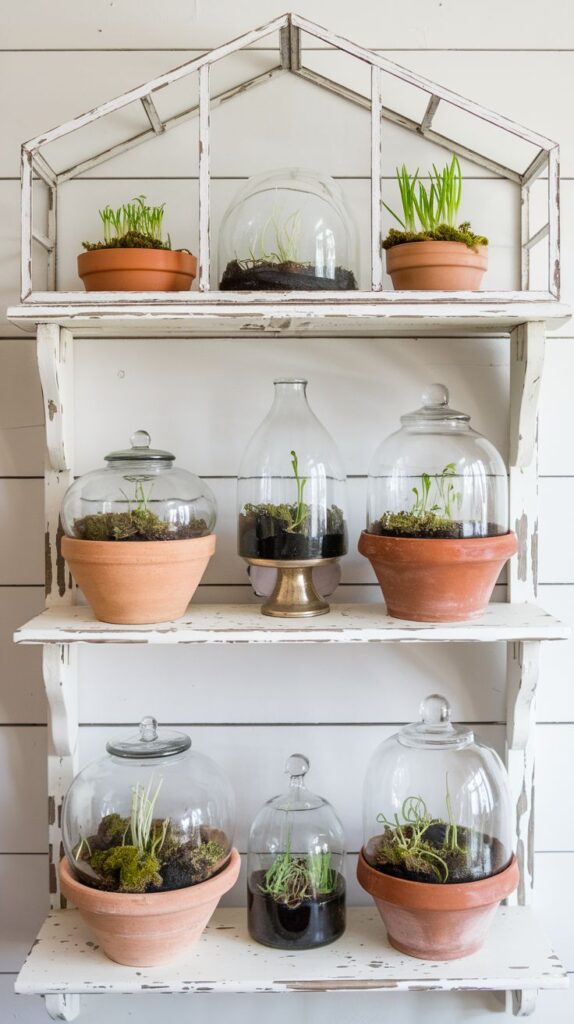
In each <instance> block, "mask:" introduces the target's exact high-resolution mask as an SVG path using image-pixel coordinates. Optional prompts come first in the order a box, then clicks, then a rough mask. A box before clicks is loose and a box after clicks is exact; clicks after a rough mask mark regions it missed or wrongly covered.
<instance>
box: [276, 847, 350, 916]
mask: <svg viewBox="0 0 574 1024" xmlns="http://www.w3.org/2000/svg"><path fill="white" fill-rule="evenodd" d="M335 885H336V872H335V871H334V870H333V868H332V867H331V854H330V853H323V852H319V853H310V854H309V855H308V856H306V857H295V856H294V855H293V854H292V852H291V837H290V836H289V838H288V840H287V846H286V849H285V850H284V851H283V852H282V853H279V854H277V856H276V857H275V860H274V861H273V863H272V865H271V867H270V868H268V870H267V871H266V872H265V877H264V879H263V885H262V886H260V888H261V892H263V893H265V895H266V896H271V897H272V898H273V899H274V900H276V901H277V902H278V903H285V904H286V905H287V906H288V907H291V908H294V907H297V906H299V904H300V903H302V901H303V900H305V899H313V898H316V897H317V896H326V895H328V894H329V893H331V892H332V891H333V889H334V888H335Z"/></svg>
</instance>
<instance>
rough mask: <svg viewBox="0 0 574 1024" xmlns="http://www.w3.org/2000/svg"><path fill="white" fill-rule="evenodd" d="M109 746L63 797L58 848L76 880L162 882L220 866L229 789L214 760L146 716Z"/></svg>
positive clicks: (228, 836) (204, 874)
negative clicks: (61, 843)
mask: <svg viewBox="0 0 574 1024" xmlns="http://www.w3.org/2000/svg"><path fill="white" fill-rule="evenodd" d="M106 750H107V754H106V755H105V756H104V757H101V758H99V759H98V760H97V761H92V762H91V763H90V764H88V765H87V766H86V767H85V768H83V769H82V771H81V772H79V774H78V775H76V777H75V778H74V780H73V782H72V784H71V786H70V788H69V790H68V792H67V794H66V798H65V800H64V807H63V815H62V817H63V825H62V836H63V841H64V849H65V852H66V857H67V859H68V862H69V864H70V866H71V868H72V869H73V871H74V874H75V875H76V877H77V878H78V879H79V881H81V882H83V883H84V884H85V885H89V886H92V887H93V888H96V889H105V890H109V891H112V892H126V893H130V892H131V893H134V892H166V891H168V890H171V889H182V888H185V887H187V886H190V885H195V884H197V883H199V882H203V881H205V880H206V879H207V878H211V876H212V875H214V874H216V872H217V871H219V870H220V868H222V867H223V866H224V865H225V864H226V862H227V860H228V858H229V854H230V852H231V846H232V840H233V829H234V797H233V792H232V790H231V786H230V784H229V782H228V780H227V778H226V776H225V774H224V773H223V771H222V770H221V768H220V767H219V766H218V765H217V764H216V763H215V761H212V760H211V758H209V757H206V756H205V755H204V754H200V753H198V752H196V751H194V750H192V749H191V740H190V738H189V736H187V735H185V734H184V733H179V732H172V731H168V730H164V729H159V728H158V723H157V721H156V720H155V719H154V718H151V717H148V718H144V719H142V722H141V724H140V727H139V731H138V732H137V733H136V734H135V735H132V736H128V737H126V738H123V739H118V740H116V739H113V740H110V741H109V742H108V743H107V745H106Z"/></svg>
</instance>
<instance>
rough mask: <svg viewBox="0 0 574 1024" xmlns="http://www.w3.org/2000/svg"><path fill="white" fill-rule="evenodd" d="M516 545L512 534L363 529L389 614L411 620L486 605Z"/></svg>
mask: <svg viewBox="0 0 574 1024" xmlns="http://www.w3.org/2000/svg"><path fill="white" fill-rule="evenodd" d="M517 550H518V543H517V540H516V537H515V535H514V534H513V533H503V534H501V535H500V536H498V537H466V538H465V539H464V540H441V539H439V538H435V539H432V538H419V537H381V536H378V535H377V534H374V533H367V532H366V530H363V532H362V533H361V536H360V538H359V551H360V552H361V554H362V555H365V557H366V558H368V559H369V561H370V563H371V565H372V566H373V569H374V570H375V574H376V577H377V579H378V581H379V584H380V587H381V590H382V592H383V597H384V599H385V603H386V605H387V611H388V613H389V615H392V616H393V617H394V618H396V619H412V620H414V621H416V622H458V621H461V620H464V619H471V618H472V617H473V616H475V615H480V614H481V613H482V612H483V611H484V609H485V608H486V606H487V604H488V602H489V601H490V598H491V596H492V591H493V590H494V585H495V583H496V581H497V579H498V576H499V574H500V571H501V569H502V567H503V566H504V564H505V562H506V561H507V560H508V559H509V558H510V557H511V555H514V554H515V552H516V551H517Z"/></svg>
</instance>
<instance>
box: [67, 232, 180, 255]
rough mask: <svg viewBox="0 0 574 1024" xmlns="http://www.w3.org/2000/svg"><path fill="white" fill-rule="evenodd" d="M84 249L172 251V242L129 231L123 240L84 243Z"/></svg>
mask: <svg viewBox="0 0 574 1024" xmlns="http://www.w3.org/2000/svg"><path fill="white" fill-rule="evenodd" d="M82 245H83V247H84V249H86V250H87V251H88V252H93V251H94V249H171V243H170V242H162V241H161V240H160V239H159V238H152V236H151V235H145V234H143V233H142V232H141V231H127V232H126V234H125V235H122V237H121V238H111V239H110V240H109V242H82Z"/></svg>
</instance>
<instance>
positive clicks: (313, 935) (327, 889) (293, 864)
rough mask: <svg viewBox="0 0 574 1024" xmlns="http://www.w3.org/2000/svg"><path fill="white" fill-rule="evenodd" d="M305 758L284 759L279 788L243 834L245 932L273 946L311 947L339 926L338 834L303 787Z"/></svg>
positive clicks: (341, 872) (341, 867) (341, 859)
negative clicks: (283, 784) (284, 783)
mask: <svg viewBox="0 0 574 1024" xmlns="http://www.w3.org/2000/svg"><path fill="white" fill-rule="evenodd" d="M308 771H309V761H308V760H307V758H306V757H304V756H303V755H302V754H292V755H291V757H289V758H288V759H287V763H286V765H285V772H286V774H287V775H289V788H288V790H287V792H286V793H282V794H281V795H280V796H276V797H273V799H271V800H268V801H267V803H266V804H264V806H263V807H262V808H261V810H260V811H259V813H258V814H257V816H256V818H255V820H254V822H253V825H252V827H251V832H250V834H249V856H248V861H247V901H248V925H249V932H250V934H251V935H252V937H253V938H254V939H256V940H257V941H258V942H261V943H263V944H264V945H266V946H274V947H276V948H278V949H313V948H314V947H316V946H324V945H325V944H326V943H329V942H333V941H334V940H335V939H336V938H338V937H339V935H342V933H343V932H344V930H345V836H344V833H343V827H342V825H341V823H340V821H339V819H338V817H337V815H336V814H335V811H334V810H333V808H332V807H331V805H330V804H329V803H328V802H327V801H326V800H324V799H323V798H322V797H320V796H317V795H316V794H315V793H312V792H311V791H310V790H309V789H307V786H306V784H305V776H306V774H307V772H308Z"/></svg>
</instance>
